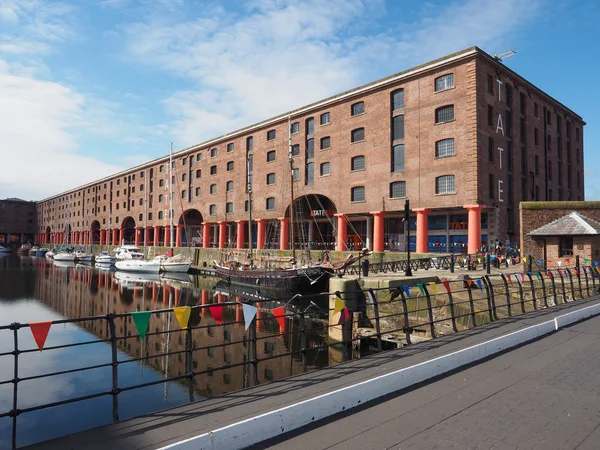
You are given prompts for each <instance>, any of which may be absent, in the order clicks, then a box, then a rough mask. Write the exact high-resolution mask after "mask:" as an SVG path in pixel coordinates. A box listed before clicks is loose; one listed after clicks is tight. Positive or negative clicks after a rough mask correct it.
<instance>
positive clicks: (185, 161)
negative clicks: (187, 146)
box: [181, 158, 187, 166]
mask: <svg viewBox="0 0 600 450" xmlns="http://www.w3.org/2000/svg"><path fill="white" fill-rule="evenodd" d="M181 165H182V166H187V158H183V159H182V160H181Z"/></svg>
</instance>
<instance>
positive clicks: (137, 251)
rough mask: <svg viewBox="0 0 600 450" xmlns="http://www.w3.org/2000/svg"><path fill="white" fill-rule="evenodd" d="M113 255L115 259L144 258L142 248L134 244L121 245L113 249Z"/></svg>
mask: <svg viewBox="0 0 600 450" xmlns="http://www.w3.org/2000/svg"><path fill="white" fill-rule="evenodd" d="M115 257H116V258H117V261H123V260H129V259H137V260H143V259H146V257H145V256H144V252H142V249H141V248H139V247H138V246H136V245H123V246H122V247H119V248H117V249H116V250H115Z"/></svg>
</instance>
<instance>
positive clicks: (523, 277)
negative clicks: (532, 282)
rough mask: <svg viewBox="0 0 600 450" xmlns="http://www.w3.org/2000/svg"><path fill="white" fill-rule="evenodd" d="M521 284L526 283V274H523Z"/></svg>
mask: <svg viewBox="0 0 600 450" xmlns="http://www.w3.org/2000/svg"><path fill="white" fill-rule="evenodd" d="M521 282H523V283H525V274H524V273H522V274H521Z"/></svg>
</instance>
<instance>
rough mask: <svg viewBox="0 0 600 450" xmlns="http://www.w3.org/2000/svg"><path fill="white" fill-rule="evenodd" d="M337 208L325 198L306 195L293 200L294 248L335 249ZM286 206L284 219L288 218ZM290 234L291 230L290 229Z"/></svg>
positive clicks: (288, 210)
mask: <svg viewBox="0 0 600 450" xmlns="http://www.w3.org/2000/svg"><path fill="white" fill-rule="evenodd" d="M336 213H337V208H336V206H335V204H334V203H333V202H332V201H331V200H330V199H329V198H327V197H326V196H324V195H320V194H307V195H303V196H301V197H298V198H297V199H296V200H294V241H295V245H296V248H301V249H305V248H309V249H311V250H320V249H323V248H328V249H333V248H335V229H336V218H335V214H336ZM290 216H291V211H290V207H289V206H288V208H287V210H286V212H285V217H288V218H289V217H290ZM290 233H291V228H290Z"/></svg>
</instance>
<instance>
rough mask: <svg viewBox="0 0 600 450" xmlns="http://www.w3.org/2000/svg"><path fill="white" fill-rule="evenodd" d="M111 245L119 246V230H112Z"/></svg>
mask: <svg viewBox="0 0 600 450" xmlns="http://www.w3.org/2000/svg"><path fill="white" fill-rule="evenodd" d="M112 245H121V243H120V242H119V229H118V228H113V230H112Z"/></svg>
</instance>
